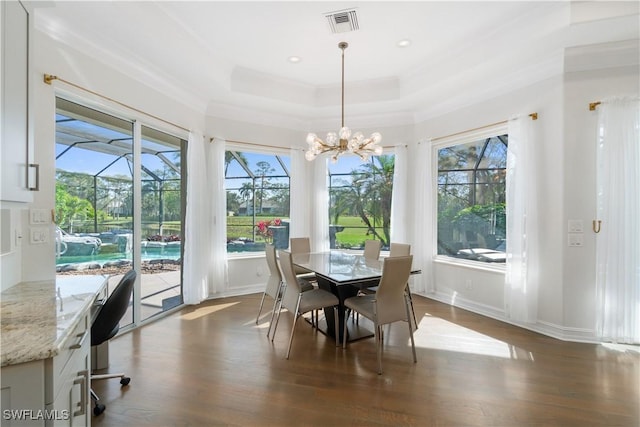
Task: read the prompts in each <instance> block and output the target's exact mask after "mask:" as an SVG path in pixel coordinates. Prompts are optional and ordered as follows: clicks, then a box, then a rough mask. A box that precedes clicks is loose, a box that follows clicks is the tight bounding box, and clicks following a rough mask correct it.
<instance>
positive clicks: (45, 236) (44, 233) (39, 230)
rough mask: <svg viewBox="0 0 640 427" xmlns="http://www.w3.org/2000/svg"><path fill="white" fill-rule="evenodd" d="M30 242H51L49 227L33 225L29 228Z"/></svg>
mask: <svg viewBox="0 0 640 427" xmlns="http://www.w3.org/2000/svg"><path fill="white" fill-rule="evenodd" d="M29 236H30V240H29V241H30V242H31V243H32V244H34V245H38V244H42V243H48V242H49V228H47V227H31V228H30V229H29Z"/></svg>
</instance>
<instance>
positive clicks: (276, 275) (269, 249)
mask: <svg viewBox="0 0 640 427" xmlns="http://www.w3.org/2000/svg"><path fill="white" fill-rule="evenodd" d="M264 252H265V257H266V259H267V266H268V267H269V277H268V278H267V284H266V286H265V288H264V292H263V293H262V298H261V299H260V307H258V314H257V315H256V325H257V324H258V322H259V321H260V314H262V308H263V307H264V300H265V297H266V296H267V295H268V296H270V297H271V298H273V309H272V310H271V321H270V322H269V328H268V329H267V337H268V336H269V334H270V333H271V327H272V325H273V319H274V316H275V313H276V307H277V306H278V303H279V302H280V293H281V287H282V273H281V272H280V268H279V267H278V260H277V259H276V247H275V246H274V245H273V244H271V243H267V244H265V245H264Z"/></svg>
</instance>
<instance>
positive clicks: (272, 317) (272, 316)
mask: <svg viewBox="0 0 640 427" xmlns="http://www.w3.org/2000/svg"><path fill="white" fill-rule="evenodd" d="M278 301H279V300H278V298H276V299H274V300H273V308H272V309H271V320H270V321H269V329H267V338H269V333H270V332H271V328H272V327H273V319H274V318H275V316H276V308H277V307H278Z"/></svg>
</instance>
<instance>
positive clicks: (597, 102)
mask: <svg viewBox="0 0 640 427" xmlns="http://www.w3.org/2000/svg"><path fill="white" fill-rule="evenodd" d="M600 104H602V102H600V101H596V102H590V103H589V111H596V107H597V106H598V105H600Z"/></svg>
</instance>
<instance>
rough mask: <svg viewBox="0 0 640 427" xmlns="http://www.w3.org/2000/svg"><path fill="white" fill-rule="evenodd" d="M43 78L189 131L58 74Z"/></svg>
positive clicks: (46, 81)
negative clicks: (57, 81) (56, 81)
mask: <svg viewBox="0 0 640 427" xmlns="http://www.w3.org/2000/svg"><path fill="white" fill-rule="evenodd" d="M43 80H44V82H45V83H46V84H48V85H51V84H52V82H53V81H54V80H59V81H61V82H62V83H66V84H68V85H69V86H73V87H75V88H77V89H80V90H83V91H85V92H88V93H90V94H92V95H95V96H98V97H100V98H102V99H106V100H107V101H110V102H113V103H116V104H118V105H120V106H121V107H125V108H128V109H130V110H133V111H135V112H137V113H140V114H144V115H145V116H147V117H151V118H153V119H156V120H159V121H161V122H163V123H166V124H168V125H171V126H175V127H177V128H178V129H182V130H183V131H185V132H189V129H187V128H184V127H182V126H180V125H177V124H175V123H172V122H170V121H168V120H165V119H162V118H160V117H158V116H154V115H153V114H149V113H147V112H145V111H142V110H139V109H137V108H135V107H132V106H130V105H127V104H125V103H123V102H120V101H116V100H115V99H113V98H110V97H108V96H105V95H102V94H99V93H98V92H94V91H92V90H91V89H87V88H84V87H82V86H80V85H77V84H75V83H72V82H70V81H68V80H65V79H63V78H60V77H58V76H54V75H51V74H45V75H44V79H43Z"/></svg>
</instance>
